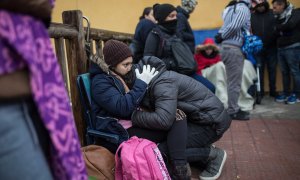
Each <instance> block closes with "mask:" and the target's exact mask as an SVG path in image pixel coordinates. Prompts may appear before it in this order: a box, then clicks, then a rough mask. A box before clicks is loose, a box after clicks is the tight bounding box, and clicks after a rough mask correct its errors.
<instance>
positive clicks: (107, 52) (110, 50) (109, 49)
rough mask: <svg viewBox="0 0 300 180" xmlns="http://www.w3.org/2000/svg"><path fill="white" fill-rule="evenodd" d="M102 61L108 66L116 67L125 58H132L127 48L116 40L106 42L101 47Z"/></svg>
mask: <svg viewBox="0 0 300 180" xmlns="http://www.w3.org/2000/svg"><path fill="white" fill-rule="evenodd" d="M103 55H104V61H105V62H106V64H107V65H109V66H112V67H114V66H116V65H117V64H119V63H120V62H122V61H124V60H125V59H126V58H128V57H130V56H132V53H131V51H130V49H129V47H128V46H127V45H126V44H125V43H123V42H121V41H117V40H108V41H107V42H106V43H105V44H104V47H103Z"/></svg>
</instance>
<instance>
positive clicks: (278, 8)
mask: <svg viewBox="0 0 300 180" xmlns="http://www.w3.org/2000/svg"><path fill="white" fill-rule="evenodd" d="M284 8H285V4H284V3H282V2H276V1H275V2H274V3H273V12H274V14H281V13H282V12H283V11H284Z"/></svg>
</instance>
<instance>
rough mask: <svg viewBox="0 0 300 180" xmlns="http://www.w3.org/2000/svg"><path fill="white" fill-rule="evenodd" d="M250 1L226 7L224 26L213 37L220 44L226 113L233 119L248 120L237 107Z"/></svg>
mask: <svg viewBox="0 0 300 180" xmlns="http://www.w3.org/2000/svg"><path fill="white" fill-rule="evenodd" d="M250 7H251V1H250V0H240V1H238V2H236V3H234V4H233V5H232V3H230V4H229V6H227V7H226V8H225V10H224V12H223V21H224V24H223V26H222V27H221V28H220V30H219V32H218V34H217V35H216V36H215V41H216V43H219V44H221V59H222V61H223V62H224V64H225V67H226V73H227V85H228V113H229V114H230V116H231V117H232V118H233V119H239V120H249V112H246V111H242V110H241V109H240V107H239V105H238V98H239V94H240V90H241V82H242V74H243V66H244V59H245V58H244V55H243V53H242V51H241V47H242V45H243V39H244V37H243V31H244V30H245V31H250V16H251V14H250Z"/></svg>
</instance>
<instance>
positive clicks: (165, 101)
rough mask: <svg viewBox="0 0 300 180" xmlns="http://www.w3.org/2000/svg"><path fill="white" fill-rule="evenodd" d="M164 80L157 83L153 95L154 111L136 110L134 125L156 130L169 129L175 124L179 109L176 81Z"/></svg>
mask: <svg viewBox="0 0 300 180" xmlns="http://www.w3.org/2000/svg"><path fill="white" fill-rule="evenodd" d="M166 81H168V80H164V82H160V83H157V84H155V86H154V89H153V95H154V97H151V98H154V99H155V103H154V104H155V108H154V111H152V112H146V111H140V110H136V111H134V113H133V114H132V117H131V120H132V123H133V125H136V126H138V127H141V128H148V129H153V130H154V129H155V130H169V129H170V128H171V126H172V125H173V123H174V121H175V117H176V109H177V87H176V86H175V84H174V82H172V81H168V82H166Z"/></svg>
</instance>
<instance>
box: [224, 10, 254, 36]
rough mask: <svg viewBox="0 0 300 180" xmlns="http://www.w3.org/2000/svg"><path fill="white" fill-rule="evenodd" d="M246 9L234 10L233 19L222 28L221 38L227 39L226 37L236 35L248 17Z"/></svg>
mask: <svg viewBox="0 0 300 180" xmlns="http://www.w3.org/2000/svg"><path fill="white" fill-rule="evenodd" d="M245 8H247V7H241V8H236V12H235V13H234V14H233V16H234V18H232V21H231V22H230V23H229V24H228V25H227V26H225V27H223V28H222V38H223V39H227V38H228V37H231V36H233V35H234V34H236V33H237V32H238V31H239V30H240V29H242V27H243V26H244V24H245V23H246V21H247V17H248V16H250V14H249V13H248V10H245Z"/></svg>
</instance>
